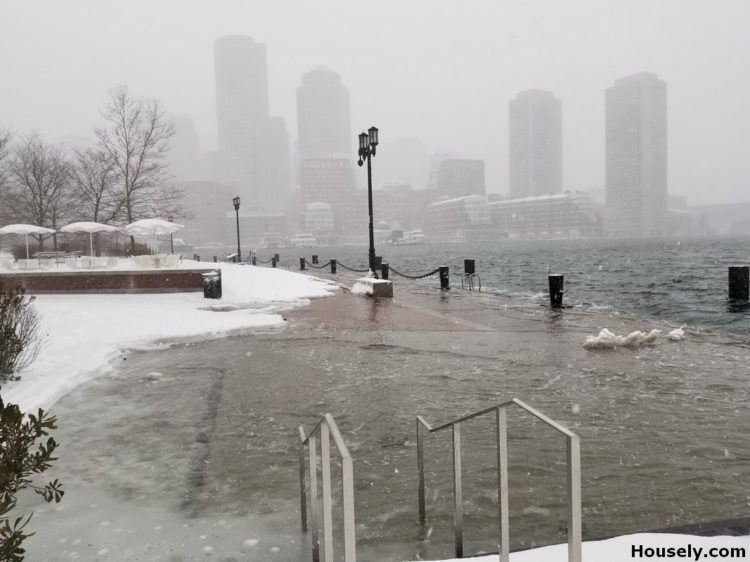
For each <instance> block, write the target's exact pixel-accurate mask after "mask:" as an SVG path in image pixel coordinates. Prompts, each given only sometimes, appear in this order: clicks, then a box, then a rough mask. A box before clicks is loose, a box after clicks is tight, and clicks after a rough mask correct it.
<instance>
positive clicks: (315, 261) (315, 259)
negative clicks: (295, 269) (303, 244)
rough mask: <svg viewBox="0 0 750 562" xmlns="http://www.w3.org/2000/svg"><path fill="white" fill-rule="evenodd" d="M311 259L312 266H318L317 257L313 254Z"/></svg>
mask: <svg viewBox="0 0 750 562" xmlns="http://www.w3.org/2000/svg"><path fill="white" fill-rule="evenodd" d="M312 258H313V261H312V262H313V264H314V265H318V256H316V255H315V254H313V257H312Z"/></svg>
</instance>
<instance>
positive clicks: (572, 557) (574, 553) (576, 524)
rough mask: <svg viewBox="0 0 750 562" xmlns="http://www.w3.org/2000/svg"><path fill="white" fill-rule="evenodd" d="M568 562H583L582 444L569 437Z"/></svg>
mask: <svg viewBox="0 0 750 562" xmlns="http://www.w3.org/2000/svg"><path fill="white" fill-rule="evenodd" d="M568 562H581V442H580V439H579V438H578V436H577V435H571V436H569V437H568Z"/></svg>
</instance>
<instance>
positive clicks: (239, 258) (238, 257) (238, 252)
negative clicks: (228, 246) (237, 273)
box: [232, 197, 242, 261]
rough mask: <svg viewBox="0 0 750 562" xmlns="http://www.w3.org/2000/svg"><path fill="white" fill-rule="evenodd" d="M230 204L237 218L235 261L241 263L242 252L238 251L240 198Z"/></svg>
mask: <svg viewBox="0 0 750 562" xmlns="http://www.w3.org/2000/svg"><path fill="white" fill-rule="evenodd" d="M232 204H233V205H234V212H235V215H236V217H237V261H242V250H240V198H239V197H235V198H234V199H232Z"/></svg>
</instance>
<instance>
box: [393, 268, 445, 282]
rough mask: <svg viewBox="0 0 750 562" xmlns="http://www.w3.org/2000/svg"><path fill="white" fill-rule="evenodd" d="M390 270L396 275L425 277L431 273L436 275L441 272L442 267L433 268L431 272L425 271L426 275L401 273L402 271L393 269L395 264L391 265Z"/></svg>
mask: <svg viewBox="0 0 750 562" xmlns="http://www.w3.org/2000/svg"><path fill="white" fill-rule="evenodd" d="M389 268H390V270H391V271H392V272H393V273H395V274H396V275H400V276H401V277H405V278H406V279H424V278H425V277H429V276H430V275H435V274H436V273H440V268H439V267H438V268H437V269H433V270H432V271H430V272H429V273H425V274H424V275H407V274H405V273H401V272H400V271H396V270H395V269H393V266H389Z"/></svg>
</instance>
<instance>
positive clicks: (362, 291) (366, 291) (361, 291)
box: [352, 281, 372, 295]
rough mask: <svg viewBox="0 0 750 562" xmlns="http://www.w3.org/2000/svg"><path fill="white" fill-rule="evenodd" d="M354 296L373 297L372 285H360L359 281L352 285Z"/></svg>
mask: <svg viewBox="0 0 750 562" xmlns="http://www.w3.org/2000/svg"><path fill="white" fill-rule="evenodd" d="M352 294H353V295H371V294H372V285H367V284H365V283H360V282H359V281H358V282H356V283H355V284H354V285H352Z"/></svg>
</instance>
